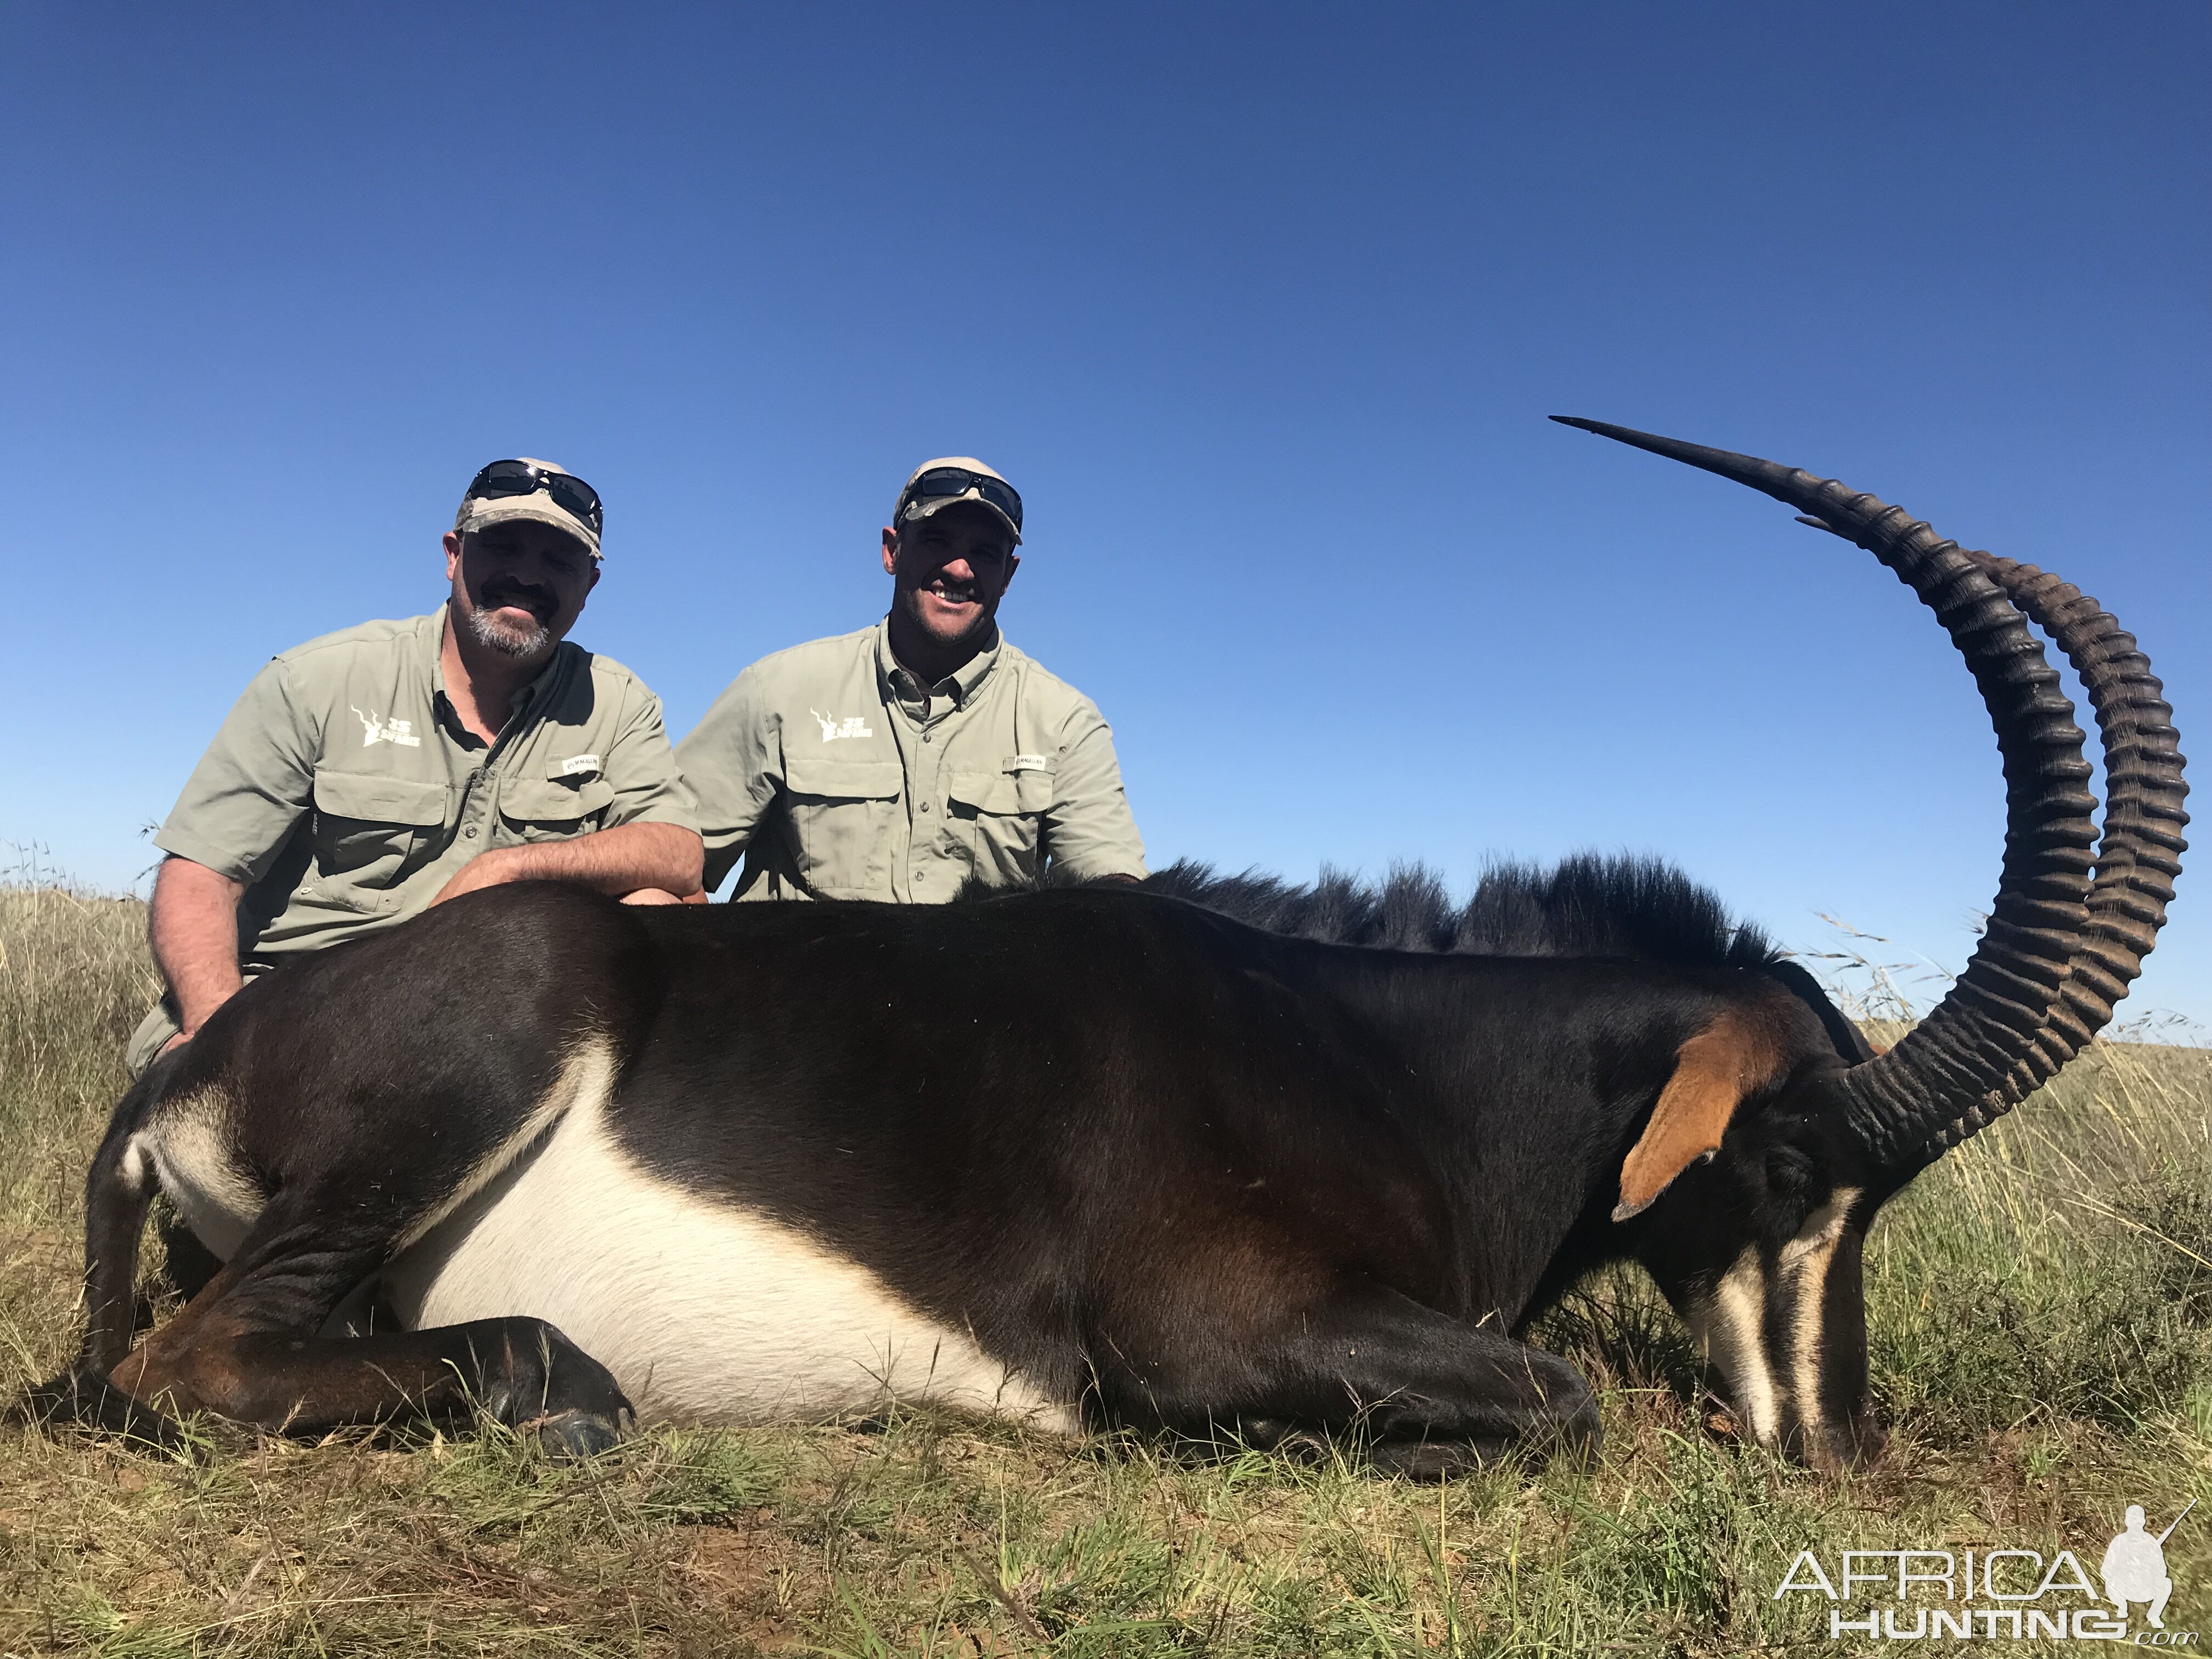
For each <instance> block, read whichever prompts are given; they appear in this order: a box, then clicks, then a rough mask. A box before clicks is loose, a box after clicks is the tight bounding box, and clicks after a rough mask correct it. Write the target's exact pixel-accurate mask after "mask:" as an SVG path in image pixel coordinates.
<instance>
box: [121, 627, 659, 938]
mask: <svg viewBox="0 0 2212 1659" xmlns="http://www.w3.org/2000/svg"><path fill="white" fill-rule="evenodd" d="M445 619H446V611H445V608H444V607H442V606H441V607H440V608H439V609H438V610H437V611H433V612H432V613H431V614H430V615H428V616H427V617H409V618H407V619H405V620H404V621H398V622H372V623H362V625H361V626H360V627H358V628H349V629H345V630H343V632H341V633H337V634H326V635H324V636H323V637H322V638H321V639H319V640H311V641H308V642H307V644H306V645H303V646H301V647H298V648H297V649H296V650H292V651H287V652H286V653H284V654H283V656H281V657H278V658H276V659H275V660H274V661H272V662H271V663H270V665H268V666H267V667H266V668H264V669H263V670H262V671H261V672H260V673H258V674H257V675H256V676H254V678H253V683H252V684H251V685H249V686H247V687H246V695H245V696H242V697H240V699H239V700H238V706H237V707H236V708H233V709H232V710H231V711H230V715H229V718H228V719H227V720H224V721H223V723H222V730H221V731H220V732H216V738H215V741H214V742H213V743H212V744H209V745H208V751H207V753H206V754H205V755H204V756H203V757H201V758H200V763H199V764H198V766H197V767H196V768H194V769H193V771H192V775H191V779H190V781H187V782H186V783H185V790H184V793H183V794H181V795H180V796H179V797H178V799H177V805H176V806H175V808H174V809H173V811H171V812H170V814H169V817H168V820H167V822H166V823H163V824H162V826H161V831H160V833H159V834H158V835H156V836H155V837H154V844H155V846H156V847H159V848H161V849H162V850H163V851H164V852H168V853H173V854H176V855H177V856H178V857H179V858H185V859H190V860H192V862H194V863H195V864H204V865H205V866H207V867H208V868H209V869H210V870H215V871H218V872H221V873H222V874H223V875H226V876H228V877H229V878H231V879H232V880H234V881H237V882H240V883H243V884H245V886H246V897H245V901H244V902H243V903H241V904H240V907H239V954H240V960H241V963H242V965H243V966H244V968H245V969H246V972H247V973H248V974H249V975H251V974H254V973H258V972H260V971H261V970H263V969H266V968H269V967H271V966H273V965H274V964H275V963H276V962H277V961H279V960H281V959H282V958H283V957H288V956H291V955H294V954H295V953H297V952H299V951H312V950H316V949H319V947H321V946H323V945H329V944H331V943H333V942H334V941H336V940H337V939H343V938H346V937H348V936H349V935H351V934H354V933H367V932H371V931H374V930H375V929H378V928H383V927H391V926H392V925H393V924H394V923H396V922H398V921H402V920H403V919H404V918H405V917H407V916H410V915H414V914H415V912H416V911H418V910H420V909H422V908H423V907H424V906H426V905H428V903H429V902H430V901H431V899H433V898H434V897H435V896H437V892H438V890H439V889H440V888H441V887H443V886H444V885H445V884H446V883H447V881H448V880H450V879H451V878H452V877H453V874H454V873H455V872H457V871H459V869H460V867H461V866H463V865H465V864H466V863H467V862H468V861H469V860H471V858H473V857H475V856H476V855H477V854H478V853H481V852H483V851H485V850H487V849H488V848H495V847H515V846H520V845H521V844H522V843H524V842H544V841H566V840H568V839H570V838H572V837H574V836H583V835H588V834H590V833H591V832H592V830H594V829H612V828H614V827H615V826H616V825H617V824H623V823H677V824H681V825H683V826H684V828H685V829H696V828H697V827H698V826H697V823H696V813H695V812H694V810H693V807H692V802H691V796H690V791H688V790H687V789H686V788H685V787H684V781H683V778H682V776H681V775H680V774H679V773H678V770H677V767H676V757H675V755H674V753H673V752H672V751H671V750H670V748H669V746H668V738H667V734H666V733H665V732H664V731H663V729H662V726H661V719H660V702H659V699H658V698H657V697H655V696H653V693H652V692H650V691H648V690H647V689H646V688H645V686H644V684H642V683H641V682H640V681H639V680H638V678H637V677H636V676H635V675H634V674H632V673H631V672H630V671H629V670H628V669H627V668H624V667H623V665H621V664H620V663H618V662H615V661H613V660H612V659H609V658H606V657H600V656H594V655H593V654H592V653H590V652H588V651H586V650H584V649H583V648H582V647H579V646H574V645H570V644H568V643H566V642H563V643H562V645H560V646H559V647H556V649H555V651H554V653H553V659H552V660H551V661H550V663H548V664H547V665H546V666H545V668H544V671H542V672H541V673H539V675H538V678H536V679H534V680H532V682H531V683H530V684H529V685H528V686H526V688H524V689H523V690H521V691H520V692H519V693H517V694H516V696H515V698H514V702H513V708H512V709H511V711H510V713H509V714H508V717H507V725H506V726H505V727H504V728H502V729H501V732H500V734H499V738H498V741H497V742H495V743H494V744H490V745H489V746H487V745H486V744H484V742H483V739H482V738H478V737H477V736H476V735H475V734H474V733H473V732H470V731H469V730H468V729H467V728H466V727H465V726H463V725H462V724H461V723H460V720H459V717H458V716H457V715H456V714H454V712H453V705H452V704H451V703H450V702H447V698H446V686H445V673H444V670H443V667H442V665H441V647H443V645H444V643H445Z"/></svg>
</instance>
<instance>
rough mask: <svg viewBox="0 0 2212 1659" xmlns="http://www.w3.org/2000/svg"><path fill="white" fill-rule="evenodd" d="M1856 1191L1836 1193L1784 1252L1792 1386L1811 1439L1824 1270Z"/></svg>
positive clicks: (1816, 1409)
mask: <svg viewBox="0 0 2212 1659" xmlns="http://www.w3.org/2000/svg"><path fill="white" fill-rule="evenodd" d="M1858 1195H1859V1189H1858V1188H1856V1187H1843V1188H1838V1189H1837V1190H1836V1192H1835V1193H1834V1194H1832V1195H1831V1196H1830V1198H1829V1200H1828V1201H1827V1202H1826V1204H1823V1205H1822V1206H1820V1208H1819V1209H1817V1210H1815V1211H1814V1212H1813V1213H1812V1214H1811V1215H1809V1216H1808V1217H1806V1218H1805V1225H1803V1226H1802V1227H1801V1228H1799V1229H1798V1230H1797V1236H1796V1237H1795V1238H1793V1239H1791V1240H1790V1242H1789V1243H1787V1244H1785V1245H1784V1246H1783V1247H1782V1254H1781V1267H1782V1291H1783V1294H1784V1295H1785V1296H1787V1297H1790V1387H1791V1389H1793V1391H1794V1392H1795V1394H1796V1406H1797V1416H1798V1419H1799V1420H1800V1421H1801V1422H1802V1424H1803V1425H1804V1429H1805V1432H1806V1433H1807V1434H1808V1436H1809V1435H1812V1434H1814V1433H1815V1432H1816V1431H1819V1430H1820V1427H1821V1426H1822V1422H1823V1419H1822V1416H1821V1412H1820V1342H1821V1338H1822V1336H1823V1334H1825V1331H1826V1327H1825V1325H1824V1323H1823V1320H1824V1317H1825V1314H1824V1304H1825V1301H1826V1293H1827V1286H1828V1264H1829V1263H1830V1262H1832V1261H1834V1260H1835V1255H1836V1245H1837V1243H1838V1242H1839V1241H1840V1240H1841V1239H1842V1238H1843V1236H1844V1218H1845V1217H1847V1216H1848V1215H1849V1214H1850V1209H1851V1206H1852V1205H1853V1204H1854V1203H1856V1202H1857V1200H1858Z"/></svg>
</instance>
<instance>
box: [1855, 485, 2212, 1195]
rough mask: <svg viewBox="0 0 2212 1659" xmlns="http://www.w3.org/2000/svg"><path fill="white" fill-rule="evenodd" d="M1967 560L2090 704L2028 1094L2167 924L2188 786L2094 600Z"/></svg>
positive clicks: (2074, 1047) (2170, 740)
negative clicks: (2087, 825)
mask: <svg viewBox="0 0 2212 1659" xmlns="http://www.w3.org/2000/svg"><path fill="white" fill-rule="evenodd" d="M1826 527H1827V526H1825V525H1823V526H1821V528H1823V529H1826ZM1966 556H1967V557H1968V558H1970V559H1972V560H1973V561H1974V562H1975V563H1977V564H1978V565H1979V566H1980V567H1981V568H1983V569H1984V570H1985V571H1987V572H1988V573H1989V574H1990V578H1991V579H1992V580H1995V581H1996V584H1997V586H2000V587H2002V588H2003V589H2004V591H2005V593H2006V596H2007V597H2008V598H2009V599H2011V600H2012V602H2013V604H2014V605H2015V606H2016V607H2017V608H2018V609H2019V610H2020V611H2021V614H2022V615H2024V616H2026V617H2027V619H2028V620H2029V621H2030V622H2032V623H2034V624H2035V625H2036V626H2037V627H2039V628H2040V629H2043V630H2044V632H2045V633H2046V634H2048V635H2051V639H2052V640H2053V641H2055V642H2056V643H2057V647H2058V648H2059V649H2060V650H2061V651H2063V652H2064V653H2066V659H2067V660H2068V661H2069V662H2070V663H2072V664H2073V665H2074V671H2075V673H2077V674H2079V675H2080V676H2081V688H2082V690H2084V691H2085V692H2087V694H2088V697H2089V702H2090V705H2091V707H2092V708H2094V709H2095V710H2096V714H2097V731H2098V735H2099V738H2100V740H2101V741H2102V743H2103V745H2104V750H2105V826H2104V838H2103V840H2102V841H2100V842H2099V843H2098V846H2097V879H2096V883H2095V884H2094V885H2093V886H2092V887H2091V888H2090V890H2089V926H2088V931H2087V933H2086V935H2085V936H2084V937H2083V939H2082V940H2081V944H2080V945H2079V946H2078V947H2077V948H2076V949H2075V952H2074V955H2073V957H2072V959H2071V960H2070V961H2069V963H2068V964H2067V975H2066V982H2065V983H2064V984H2063V986H2061V987H2059V1001H2058V1005H2057V1006H2056V1007H2054V1008H2053V1009H2052V1010H2051V1024H2050V1025H2049V1026H2048V1027H2047V1028H2046V1029H2045V1030H2044V1031H2043V1032H2042V1033H2041V1034H2040V1035H2039V1036H2038V1037H2037V1039H2036V1043H2035V1048H2034V1049H2033V1051H2032V1052H2031V1053H2030V1054H2029V1055H2028V1056H2027V1059H2026V1060H2023V1061H2022V1065H2023V1066H2025V1067H2026V1070H2027V1076H2026V1078H2025V1079H2024V1080H2025V1081H2026V1083H2027V1087H2028V1088H2031V1089H2033V1088H2035V1087H2037V1086H2039V1085H2042V1084H2044V1083H2045V1082H2047V1081H2048V1080H2049V1079H2051V1077H2052V1076H2054V1075H2056V1073H2057V1071H2058V1068H2059V1067H2060V1066H2063V1065H2064V1064H2065V1063H2066V1062H2067V1061H2068V1060H2071V1059H2073V1057H2074V1056H2075V1054H2079V1053H2080V1052H2081V1050H2082V1049H2083V1048H2087V1046H2088V1043H2089V1040H2090V1039H2091V1038H2092V1037H2093V1036H2096V1034H2097V1033H2098V1032H2099V1031H2100V1030H2103V1029H2104V1027H2105V1025H2106V1024H2107V1023H2108V1022H2109V1021H2110V1020H2111V1019H2112V1009H2113V1007H2114V1006H2115V1005H2116V1004H2118V1002H2119V1001H2120V1000H2121V999H2122V998H2124V997H2125V996H2126V995H2127V994H2128V987H2129V986H2130V984H2131V983H2133V982H2134V981H2135V978H2136V975H2138V974H2140V973H2141V972H2142V961H2143V958H2144V957H2147V956H2148V955H2149V954H2150V952H2151V947H2152V945H2154V943H2155V941H2156V939H2157V937H2158V930H2159V929H2160V927H2164V926H2165V925H2166V906H2167V905H2168V904H2169V903H2171V902H2172V899H2173V883H2174V878H2176V877H2178V876H2179V875H2180V873H2181V854H2183V853H2185V852H2186V851H2187V850H2188V848H2189V843H2188V842H2186V841H2185V840H2184V839H2183V838H2182V834H2181V830H2182V828H2183V826H2184V825H2185V824H2186V823H2188V822H2189V814H2188V813H2187V812H2186V811H2184V810H2183V808H2182V805H2181V803H2182V801H2183V800H2184V799H2185V798H2186V797H2187V795H2188V793H2189V786H2188V785H2187V784H2186V783H2185V782H2184V781H2182V775H2181V774H2182V769H2183V766H2184V765H2185V762H2184V761H2183V759H2182V756H2181V744H2180V740H2179V736H2178V735H2177V733H2176V732H2174V729H2173V710H2172V708H2170V707H2168V706H2167V704H2166V696H2165V688H2164V687H2163V686H2162V685H2160V684H2159V681H2158V677H2157V676H2156V675H2154V674H2153V673H2152V672H2151V671H2150V659H2149V658H2148V657H2147V656H2145V655H2144V654H2143V653H2142V651H2141V650H2140V649H2139V648H2138V647H2136V641H2135V636H2134V635H2131V634H2129V633H2127V632H2125V631H2124V629H2122V628H2121V627H2120V625H2119V623H2118V621H2117V620H2116V619H2115V618H2114V617H2112V616H2111V615H2110V614H2109V613H2108V612H2106V611H2105V610H2104V609H2103V608H2102V607H2100V605H2098V603H2097V602H2096V600H2094V599H2090V598H2089V597H2087V595H2086V594H2084V593H2083V592H2081V589H2080V588H2078V587H2075V586H2074V585H2073V584H2072V583H2071V582H2066V581H2062V580H2059V579H2058V578H2057V577H2056V576H2054V575H2052V574H2050V573H2049V572H2048V571H2043V570H2039V569H2037V568H2035V567H2034V566H2033V565H2032V564H2016V563H2015V562H2013V561H2012V560H2010V559H2003V558H1999V557H1997V556H1996V555H1995V554H1991V553H1978V552H1974V551H1972V550H1969V551H1968V552H1967V555H1966ZM1981 1127H1983V1124H1982V1123H1980V1122H1978V1121H1974V1115H1972V1114H1969V1115H1968V1116H1967V1117H1966V1118H1963V1119H1961V1120H1960V1121H1958V1122H1957V1123H1954V1124H1953V1125H1951V1126H1950V1127H1948V1128H1947V1129H1946V1130H1945V1131H1944V1132H1943V1133H1942V1134H1941V1135H1939V1136H1938V1137H1937V1139H1938V1140H1939V1141H1940V1142H1941V1145H1939V1146H1936V1147H1933V1148H1931V1149H1930V1155H1931V1156H1936V1155H1940V1154H1941V1152H1942V1151H1944V1150H1945V1149H1946V1148H1948V1147H1950V1146H1956V1145H1957V1144H1958V1143H1959V1142H1960V1141H1961V1140H1964V1139H1966V1137H1967V1136H1968V1135H1970V1134H1972V1133H1974V1132H1975V1131H1976V1130H1978V1129H1979V1128H1981Z"/></svg>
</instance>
